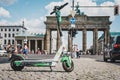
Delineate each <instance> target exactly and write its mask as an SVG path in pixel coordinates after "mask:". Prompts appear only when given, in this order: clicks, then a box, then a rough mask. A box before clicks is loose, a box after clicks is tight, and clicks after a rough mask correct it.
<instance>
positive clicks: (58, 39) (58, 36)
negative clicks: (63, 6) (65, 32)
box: [56, 31, 60, 50]
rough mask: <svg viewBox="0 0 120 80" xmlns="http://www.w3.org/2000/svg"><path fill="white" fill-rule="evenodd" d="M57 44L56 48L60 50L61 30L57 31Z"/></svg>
mask: <svg viewBox="0 0 120 80" xmlns="http://www.w3.org/2000/svg"><path fill="white" fill-rule="evenodd" d="M56 42H57V45H56V50H58V49H59V47H60V34H59V32H58V31H57V41H56Z"/></svg>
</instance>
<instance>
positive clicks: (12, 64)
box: [10, 57, 24, 71]
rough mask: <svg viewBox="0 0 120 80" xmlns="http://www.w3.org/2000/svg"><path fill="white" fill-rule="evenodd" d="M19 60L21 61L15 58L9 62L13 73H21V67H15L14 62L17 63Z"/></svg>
mask: <svg viewBox="0 0 120 80" xmlns="http://www.w3.org/2000/svg"><path fill="white" fill-rule="evenodd" d="M19 60H22V59H21V58H19V57H16V58H13V59H12V60H11V63H10V65H11V68H12V69H13V70H15V71H21V70H22V69H23V68H24V66H23V65H21V66H16V64H15V61H19Z"/></svg>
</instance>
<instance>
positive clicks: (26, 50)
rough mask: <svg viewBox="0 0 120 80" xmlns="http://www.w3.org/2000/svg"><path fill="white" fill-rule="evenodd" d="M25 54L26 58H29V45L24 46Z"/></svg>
mask: <svg viewBox="0 0 120 80" xmlns="http://www.w3.org/2000/svg"><path fill="white" fill-rule="evenodd" d="M23 54H24V56H25V58H28V47H27V44H24V48H23Z"/></svg>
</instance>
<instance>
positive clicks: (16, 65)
mask: <svg viewBox="0 0 120 80" xmlns="http://www.w3.org/2000/svg"><path fill="white" fill-rule="evenodd" d="M67 4H68V3H65V4H64V5H61V6H55V7H54V9H53V12H51V14H53V13H56V18H57V24H58V28H57V29H58V31H59V33H60V39H61V45H60V48H59V50H58V51H57V53H56V55H55V57H54V58H53V59H43V60H32V59H25V58H24V57H23V56H22V55H19V54H18V55H15V54H12V57H11V58H10V59H9V61H10V65H11V68H12V69H13V70H15V71H21V70H22V69H23V68H24V66H34V67H50V69H51V71H52V67H55V65H56V64H57V63H58V62H59V59H60V56H61V54H62V49H63V37H62V29H61V27H60V23H61V15H60V10H61V9H62V8H63V7H64V6H66V5H67ZM61 62H62V66H63V69H64V70H65V71H66V72H71V71H73V69H74V63H73V61H72V60H71V57H70V56H69V55H68V54H64V55H63V56H62V57H61Z"/></svg>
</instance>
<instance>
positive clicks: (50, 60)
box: [21, 59, 58, 63]
mask: <svg viewBox="0 0 120 80" xmlns="http://www.w3.org/2000/svg"><path fill="white" fill-rule="evenodd" d="M21 62H38V63H39V62H48V63H49V62H58V60H54V59H41V60H37V59H25V60H21Z"/></svg>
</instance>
